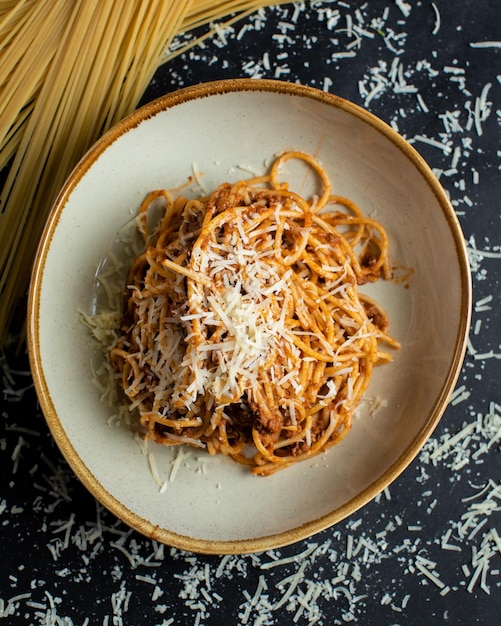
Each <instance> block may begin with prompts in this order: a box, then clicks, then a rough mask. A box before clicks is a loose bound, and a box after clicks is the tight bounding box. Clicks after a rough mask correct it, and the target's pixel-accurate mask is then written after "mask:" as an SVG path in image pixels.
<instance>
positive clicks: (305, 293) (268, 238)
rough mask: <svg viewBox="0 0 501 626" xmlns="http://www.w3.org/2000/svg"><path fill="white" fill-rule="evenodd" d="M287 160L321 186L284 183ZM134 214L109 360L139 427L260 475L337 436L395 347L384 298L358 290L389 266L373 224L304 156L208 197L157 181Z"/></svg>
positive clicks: (384, 242) (383, 239)
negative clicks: (156, 210)
mask: <svg viewBox="0 0 501 626" xmlns="http://www.w3.org/2000/svg"><path fill="white" fill-rule="evenodd" d="M288 160H299V161H301V162H302V164H303V165H305V166H306V167H307V168H308V172H309V173H310V174H311V175H312V176H314V177H315V178H316V179H317V183H318V185H317V186H318V193H317V194H315V195H313V194H312V196H311V197H310V198H304V197H302V195H300V194H299V193H297V192H295V191H292V190H291V189H290V188H289V185H288V184H287V183H286V182H283V181H281V179H280V177H281V173H282V171H283V165H284V163H285V162H286V161H288ZM158 204H160V205H161V207H162V216H161V218H160V219H159V220H158V222H157V223H156V224H155V225H154V226H153V227H152V226H151V221H152V220H151V210H150V209H151V207H152V205H155V206H158ZM137 224H138V229H139V231H140V232H141V234H142V236H143V237H144V242H145V251H144V253H143V254H141V255H140V256H138V257H137V258H136V259H135V260H134V261H133V263H132V266H131V268H130V273H129V277H128V281H127V287H126V296H125V307H124V313H123V317H122V320H121V327H120V331H119V339H118V341H117V342H116V344H115V345H114V347H113V348H112V349H111V351H110V360H111V363H112V366H113V368H114V370H115V371H116V372H117V376H118V378H119V383H120V387H121V388H122V389H123V392H124V393H125V396H127V398H128V400H129V401H130V407H131V408H134V409H137V410H138V412H139V421H140V424H141V427H142V428H143V429H144V432H145V436H146V438H148V439H150V440H154V441H155V442H157V443H159V444H163V445H179V444H190V445H192V446H197V447H200V448H205V449H206V450H207V451H208V452H209V453H210V454H218V453H221V454H224V455H228V456H230V457H232V458H233V459H235V460H236V461H238V462H240V463H244V464H246V465H249V466H250V467H251V468H252V471H253V472H254V473H255V474H259V475H269V474H271V473H273V472H275V471H276V470H278V469H282V468H285V467H287V466H289V465H291V464H292V463H295V462H297V461H302V460H304V459H308V458H311V457H312V456H314V455H316V454H318V453H320V452H322V451H325V450H326V449H327V448H328V447H330V446H332V445H333V444H335V443H338V442H339V441H341V439H342V438H343V437H344V436H345V435H346V434H347V433H348V431H349V429H350V426H351V423H352V418H353V413H354V410H355V409H356V407H357V405H358V404H359V402H360V400H361V398H362V396H363V394H364V392H365V390H366V389H367V386H368V384H369V381H370V379H371V374H372V371H373V367H374V366H376V365H379V364H384V363H387V362H389V361H391V359H392V356H391V350H390V351H388V349H391V348H398V347H399V344H398V342H397V341H396V340H395V339H393V338H392V337H391V336H390V335H389V334H388V319H387V315H386V313H385V312H384V310H383V309H382V307H381V306H380V305H379V304H378V303H377V302H376V301H374V300H373V299H371V298H369V297H368V296H366V295H363V294H362V293H361V292H360V291H359V287H360V286H362V285H364V284H366V283H367V282H374V281H377V280H378V279H380V278H384V279H390V278H391V267H390V263H389V258H388V238H387V235H386V233H385V230H384V228H383V227H382V226H381V224H379V223H378V222H377V221H375V220H374V219H370V218H368V217H365V216H364V215H362V213H361V211H360V209H359V208H358V207H357V206H356V205H355V204H354V203H353V202H351V201H350V200H349V199H347V198H343V197H340V196H336V195H333V194H332V191H331V184H330V181H329V177H328V175H327V173H326V171H325V170H324V169H323V168H322V166H321V165H320V164H319V163H318V162H317V161H316V160H315V159H314V158H313V157H311V156H310V155H308V154H305V153H302V152H285V153H283V154H282V155H280V156H279V157H278V158H277V159H276V160H275V161H274V163H273V164H272V166H271V168H270V171H269V173H268V174H267V175H266V176H261V177H254V178H251V179H249V180H240V181H238V182H236V183H234V184H230V183H223V184H221V185H220V186H218V187H217V188H216V189H215V190H214V191H213V192H212V193H211V194H209V195H208V196H206V197H201V198H196V199H191V200H188V199H186V198H184V197H183V196H182V195H176V194H174V193H171V192H169V191H166V190H157V191H153V192H152V193H150V194H149V195H148V196H147V197H146V198H145V200H144V202H143V203H142V205H141V207H140V210H139V213H138V218H137Z"/></svg>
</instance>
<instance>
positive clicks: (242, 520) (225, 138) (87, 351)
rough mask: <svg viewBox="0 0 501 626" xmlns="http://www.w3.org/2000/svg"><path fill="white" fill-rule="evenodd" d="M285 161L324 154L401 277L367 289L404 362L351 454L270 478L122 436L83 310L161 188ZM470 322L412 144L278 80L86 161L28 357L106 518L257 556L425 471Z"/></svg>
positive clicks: (198, 547)
mask: <svg viewBox="0 0 501 626" xmlns="http://www.w3.org/2000/svg"><path fill="white" fill-rule="evenodd" d="M287 149H295V150H301V151H303V152H306V153H309V154H313V155H315V156H316V157H317V158H318V159H319V160H320V161H321V163H322V164H323V166H324V167H325V169H326V171H327V172H328V174H329V176H330V178H331V180H332V181H333V187H334V191H335V193H338V194H341V195H344V196H347V197H349V198H350V199H352V200H354V201H355V202H357V203H358V204H359V206H360V207H361V208H362V210H363V211H364V213H366V214H368V215H371V216H376V217H377V219H378V220H379V221H380V222H381V223H382V224H383V226H384V227H385V228H386V231H387V233H388V237H389V242H390V255H391V259H392V264H393V267H394V268H395V277H394V280H393V281H379V282H378V283H376V284H374V285H371V289H372V295H374V296H375V297H376V298H377V299H378V300H379V301H380V302H381V303H382V304H383V306H384V307H385V309H386V310H387V312H388V316H389V319H390V324H391V334H392V335H393V336H394V337H396V338H397V339H398V340H399V341H400V342H401V344H402V348H401V350H399V351H398V352H397V353H395V355H394V360H393V362H392V363H390V364H388V365H385V366H384V367H383V368H380V369H378V368H376V371H375V373H374V375H373V378H372V380H371V384H370V386H369V389H368V390H367V393H366V396H365V399H364V401H363V402H362V403H361V405H360V408H359V410H358V411H357V417H356V419H355V420H354V423H353V427H352V429H351V431H350V432H349V433H348V435H347V436H346V437H345V438H344V439H343V440H342V441H341V443H339V444H338V445H336V446H334V447H332V448H330V449H329V450H328V451H327V452H325V453H323V454H321V455H320V456H317V457H315V458H314V459H310V460H306V461H304V462H301V463H297V464H294V465H293V466H291V467H289V468H287V469H285V470H283V471H280V472H277V473H276V474H273V475H271V476H267V477H259V476H254V475H253V474H252V473H251V472H249V471H248V470H247V469H246V468H245V467H242V466H241V465H239V464H237V463H235V462H234V461H232V460H231V459H228V458H226V457H223V456H221V455H217V456H214V457H212V456H209V455H208V454H207V453H205V452H203V451H197V450H194V449H188V448H187V447H175V448H170V447H169V448H167V447H163V446H159V445H156V444H151V443H149V444H148V446H147V447H146V446H144V445H141V444H140V443H138V440H137V437H135V436H134V434H133V433H132V430H131V428H130V427H129V426H127V425H126V424H125V423H123V422H121V423H118V424H117V423H116V422H113V423H110V415H112V414H113V407H109V406H107V405H106V403H104V402H103V400H102V398H101V391H100V389H99V388H98V386H97V385H96V384H95V381H93V369H92V367H93V366H92V363H95V360H96V358H99V354H100V353H99V350H98V351H97V352H96V345H95V342H94V341H93V340H92V339H91V338H90V334H89V332H88V329H87V328H86V326H85V325H84V324H83V323H82V311H83V312H84V313H85V312H86V313H92V310H93V307H94V306H95V300H96V298H95V297H94V296H95V293H96V269H97V268H98V267H99V266H100V265H102V262H103V259H105V258H107V256H109V251H110V247H112V246H113V245H114V244H113V242H116V241H117V231H119V230H120V227H122V226H123V225H124V224H126V223H128V222H129V221H130V220H131V218H132V217H133V215H134V214H135V213H136V211H137V208H138V206H139V204H140V203H141V200H142V199H143V197H144V196H145V195H146V193H147V192H149V191H150V190H152V189H156V188H159V187H160V188H172V187H176V186H179V185H180V184H181V183H182V182H183V181H185V180H186V179H187V178H188V176H189V175H190V174H192V173H193V172H195V173H203V183H204V185H206V186H207V187H208V188H211V187H215V186H216V185H218V184H219V183H221V182H223V181H226V180H237V179H239V178H242V176H243V172H244V175H245V176H247V175H248V172H263V171H264V169H265V166H266V164H267V163H269V162H270V159H272V158H273V155H276V154H277V153H279V152H281V151H283V150H287ZM470 312H471V279H470V273H469V266H468V261H467V254H466V248H465V243H464V240H463V236H462V233H461V229H460V225H459V223H458V220H457V217H456V215H455V213H454V210H453V208H452V207H451V204H450V203H449V201H448V198H447V195H446V193H445V192H444V190H443V189H442V187H441V185H440V184H439V182H438V181H437V179H436V178H435V177H434V175H433V173H432V171H431V170H430V168H429V167H428V165H427V164H426V163H425V162H424V160H423V159H422V158H421V156H420V155H419V154H418V153H417V152H416V150H415V149H414V148H413V147H412V146H410V145H409V144H408V143H406V141H404V140H403V139H402V138H401V137H400V136H399V135H398V134H397V133H396V132H394V131H393V130H392V129H391V128H390V127H389V126H388V125H386V124H385V123H384V122H383V121H381V120H380V119H378V118H376V117H375V116H374V115H372V114H370V113H369V112H367V111H366V110H364V109H362V108H360V107H358V106H356V105H355V104H352V103H350V102H347V101H346V100H343V99H341V98H338V97H336V96H333V95H330V94H327V93H323V92H321V91H319V90H316V89H313V88H309V87H305V86H300V85H297V84H289V83H286V82H281V81H273V80H272V81H267V80H247V79H241V80H226V81H216V82H212V83H206V84H201V85H197V86H194V87H189V88H186V89H182V90H180V91H178V92H175V93H172V94H169V95H166V96H164V97H162V98H160V99H158V100H156V101H154V102H151V103H150V104H147V105H146V106H144V107H143V108H141V109H139V110H137V111H136V112H134V113H133V114H132V115H130V116H129V117H127V118H125V119H124V120H123V121H121V122H120V123H119V124H117V125H116V126H115V127H114V128H113V129H112V130H110V131H109V132H108V133H107V134H105V135H104V136H103V137H102V138H101V139H100V140H99V141H98V142H97V143H96V144H95V145H94V147H93V148H92V149H91V150H90V151H89V152H88V153H87V154H86V155H85V156H84V158H83V159H82V160H81V162H80V163H79V164H78V165H77V167H76V168H75V170H74V171H73V173H72V174H71V176H70V177H69V179H68V181H67V182H66V184H65V186H64V188H63V189H62V191H61V193H60V195H59V197H58V199H57V201H56V203H55V205H54V207H53V209H52V212H51V214H50V217H49V220H48V222H47V225H46V228H45V231H44V234H43V236H42V239H41V243H40V247H39V251H38V254H37V257H36V262H35V265H34V269H33V275H32V281H31V285H30V293H29V314H28V318H29V320H28V347H29V356H30V363H31V367H32V372H33V377H34V382H35V387H36V390H37V394H38V396H39V400H40V404H41V407H42V409H43V412H44V415H45V417H46V420H47V423H48V425H49V428H50V430H51V432H52V434H53V437H54V439H55V441H56V442H57V445H58V446H59V448H60V450H61V452H62V454H63V455H64V457H65V458H66V460H67V462H68V463H69V465H70V466H71V468H72V469H73V471H74V472H75V474H76V475H77V476H78V478H79V479H80V480H81V481H82V483H83V484H84V485H85V487H86V488H87V489H88V490H89V491H90V492H91V493H92V494H93V495H94V496H95V497H96V498H97V499H98V500H99V501H100V502H101V503H102V504H103V505H104V506H105V507H107V508H108V509H109V510H110V511H112V512H113V513H114V514H115V515H116V516H117V517H118V518H120V519H121V520H123V521H124V522H125V523H126V524H128V525H129V526H131V527H132V528H134V529H136V530H138V531H139V532H141V533H143V534H144V535H146V536H148V537H151V538H153V539H155V540H157V541H160V542H163V543H166V544H168V545H171V546H175V547H177V548H180V549H185V550H189V551H193V552H199V553H206V554H209V553H212V554H235V553H249V552H257V551H262V550H267V549H271V548H276V547H279V546H283V545H287V544H290V543H293V542H295V541H298V540H300V539H303V538H306V537H308V536H311V535H313V534H314V533H317V532H319V531H321V530H324V529H326V528H328V527H329V526H332V525H334V524H336V523H337V522H339V521H340V520H342V519H344V518H346V517H347V516H349V515H351V514H352V513H353V512H354V511H356V510H357V509H359V508H360V507H362V506H363V505H365V504H366V503H368V502H369V501H370V500H371V499H373V498H374V497H375V496H376V495H377V494H378V493H380V492H381V491H382V490H383V489H384V488H386V487H387V486H388V485H389V484H390V483H391V482H392V481H393V480H395V478H396V477H397V476H398V475H399V474H400V473H401V472H402V471H403V470H404V469H405V468H406V467H407V466H408V464H409V463H411V462H412V460H413V459H414V458H415V457H416V455H417V454H418V452H419V450H420V449H421V448H422V446H423V445H424V443H425V442H426V440H427V439H428V438H429V436H430V434H431V433H432V431H433V430H434V428H435V427H436V426H437V423H438V422H439V419H440V417H441V416H442V414H443V412H444V410H445V408H446V405H447V402H448V399H449V397H450V394H451V392H452V390H453V388H454V385H455V383H456V380H457V377H458V375H459V372H460V369H461V365H462V360H463V358H464V353H465V347H466V341H467V335H468V329H469V324H470V315H471V313H470ZM96 355H97V356H96ZM101 358H102V357H101ZM376 408H377V409H378V410H377V411H376V410H375V409H376Z"/></svg>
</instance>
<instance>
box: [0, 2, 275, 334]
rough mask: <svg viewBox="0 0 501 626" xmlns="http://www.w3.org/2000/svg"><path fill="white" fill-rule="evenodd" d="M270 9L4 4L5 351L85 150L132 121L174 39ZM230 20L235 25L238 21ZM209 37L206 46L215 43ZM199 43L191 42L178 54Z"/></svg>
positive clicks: (0, 137) (0, 255)
mask: <svg viewBox="0 0 501 626" xmlns="http://www.w3.org/2000/svg"><path fill="white" fill-rule="evenodd" d="M267 4H271V3H270V2H266V1H264V0H221V1H219V2H218V1H215V2H213V1H211V2H208V1H207V0H171V1H169V2H165V1H164V0H138V1H135V2H116V0H99V1H96V0H86V1H85V2H74V1H72V0H71V1H70V0H0V67H1V72H0V94H1V97H0V169H1V170H2V171H3V174H4V176H3V178H4V179H5V182H4V185H3V189H2V192H1V194H0V241H1V244H2V245H1V246H0V295H1V298H0V343H3V342H5V340H6V338H7V333H8V330H9V327H10V323H11V320H12V317H13V314H14V309H15V307H16V306H17V305H18V304H19V302H20V301H21V300H22V298H23V297H24V295H25V293H26V289H27V285H28V280H29V275H30V271H31V262H32V260H33V256H34V253H35V250H36V247H37V244H38V240H39V237H40V235H41V231H42V229H43V226H44V223H45V220H46V217H47V215H48V212H49V210H50V208H51V206H52V204H53V202H54V200H55V198H56V195H57V193H58V192H59V190H60V188H61V187H62V185H63V183H64V181H65V180H66V178H67V177H68V175H69V174H70V172H71V170H72V169H73V167H74V166H75V165H76V163H77V162H78V160H79V159H80V158H81V157H82V156H83V155H84V153H85V152H86V150H87V149H88V148H89V147H90V146H91V145H92V144H93V143H94V142H95V141H96V140H97V139H98V137H99V136H100V135H101V134H102V133H103V132H104V131H106V130H107V129H108V128H109V127H110V126H112V125H113V124H114V123H116V122H117V121H118V120H119V119H121V118H122V117H124V116H125V115H126V114H128V113H130V112H131V111H133V110H134V109H135V108H136V106H137V104H138V102H139V100H140V98H141V96H142V95H143V93H144V91H145V89H146V87H147V85H148V84H149V82H150V81H151V78H152V76H153V74H154V72H155V70H156V69H157V68H158V66H159V65H160V64H161V63H164V62H165V61H166V60H168V58H169V56H168V54H167V52H168V49H169V45H170V44H171V43H172V40H173V38H174V37H175V35H177V34H179V33H186V32H188V31H190V30H192V29H194V28H197V27H200V26H204V25H209V24H211V23H212V22H214V21H215V20H220V19H223V18H224V17H225V16H229V15H230V14H233V16H232V17H231V20H235V19H238V18H240V17H242V16H244V15H246V14H248V13H249V12H251V11H253V10H256V9H258V8H259V7H262V6H265V5H267ZM231 20H230V21H231ZM210 32H211V29H210V28H208V29H207V30H206V32H205V34H204V35H202V38H203V37H204V36H207V35H208V34H210ZM199 41H200V39H194V40H193V41H191V42H189V41H187V42H186V43H185V44H183V46H182V47H180V48H178V49H177V50H176V53H179V52H182V51H183V50H184V49H186V47H187V46H189V45H195V44H196V43H198V42H199Z"/></svg>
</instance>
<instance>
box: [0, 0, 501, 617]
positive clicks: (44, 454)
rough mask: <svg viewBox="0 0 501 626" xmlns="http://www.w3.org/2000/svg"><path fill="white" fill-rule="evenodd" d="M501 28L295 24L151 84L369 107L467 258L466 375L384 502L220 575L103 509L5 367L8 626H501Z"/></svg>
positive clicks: (335, 7) (282, 13)
mask: <svg viewBox="0 0 501 626" xmlns="http://www.w3.org/2000/svg"><path fill="white" fill-rule="evenodd" d="M499 8H500V5H499V2H498V1H495V0H476V1H473V0H455V1H452V2H450V1H445V0H435V2H428V1H426V0H422V1H415V0H407V1H404V0H393V1H392V0H370V2H355V1H352V0H346V1H332V2H311V3H310V2H305V3H299V4H288V5H283V6H280V7H274V8H270V9H264V10H260V11H259V12H257V13H255V14H253V15H250V16H248V17H247V18H245V19H244V20H242V21H239V22H237V23H235V24H234V26H233V27H232V28H230V29H224V30H220V31H219V32H218V34H217V35H216V36H214V37H212V38H210V39H208V40H207V41H206V42H205V43H204V45H203V47H195V48H193V49H192V50H191V51H189V52H186V53H184V54H183V55H182V56H178V57H177V58H175V59H174V60H172V61H170V62H169V63H168V64H166V65H164V66H162V67H161V68H160V70H159V71H158V74H157V76H156V77H155V79H154V80H153V81H152V83H151V85H150V87H149V89H148V91H147V93H146V94H145V97H144V102H146V101H148V100H151V99H153V98H155V97H157V96H159V95H161V94H164V93H167V92H170V91H174V90H175V89H177V88H179V87H183V86H187V85H191V84H194V83H199V82H203V81H206V80H213V79H219V78H234V77H256V78H259V77H262V78H279V79H282V80H287V81H293V82H300V83H303V84H307V85H311V86H314V87H318V88H320V89H324V90H327V91H329V92H331V93H336V94H337V95H340V96H343V97H345V98H347V99H349V100H352V101H354V102H356V103H358V104H361V105H363V106H365V107H367V108H368V109H369V110H370V111H372V112H373V113H375V114H377V115H378V116H380V117H381V118H383V119H384V120H385V121H387V122H388V123H389V124H391V125H392V126H393V127H394V128H395V129H396V130H398V131H399V132H400V133H401V134H402V135H403V136H404V137H405V138H406V139H407V140H409V141H410V142H411V143H413V145H414V146H415V147H416V148H417V149H418V150H419V151H420V152H421V154H422V155H423V156H424V158H425V159H426V160H427V161H428V163H429V164H430V165H431V167H432V168H433V169H434V171H435V173H436V174H437V176H438V177H439V178H440V181H441V182H442V184H443V186H444V188H445V189H446V190H447V192H448V193H449V194H450V198H451V201H452V204H453V206H454V208H455V210H456V211H457V214H458V216H459V219H460V222H461V225H462V227H463V231H464V236H465V239H466V241H467V245H468V249H469V253H470V261H471V267H472V276H473V318H472V328H471V335H470V342H469V345H468V350H467V355H466V359H465V363H464V366H463V369H462V372H461V375H460V378H459V380H458V383H457V387H456V390H455V392H454V393H453V395H452V398H451V401H450V403H449V405H448V407H447V410H446V412H445V414H444V416H443V418H442V420H441V422H440V424H439V426H438V428H437V429H436V431H435V433H434V434H433V436H432V438H431V439H430V441H429V442H428V443H427V444H426V446H425V447H424V449H423V450H422V452H421V453H420V455H419V456H418V457H417V459H416V460H415V461H414V462H413V463H412V464H411V466H410V467H409V468H408V469H407V470H406V471H405V472H404V473H403V475H401V476H400V478H399V479H398V480H396V481H395V482H394V483H393V484H392V485H390V487H389V488H388V489H387V490H385V491H384V492H383V493H382V494H380V496H379V497H377V498H376V500H375V501H373V502H371V503H370V504H369V505H367V506H365V507H364V508H363V509H362V510H360V511H359V512H357V513H355V514H354V515H353V516H352V517H350V518H348V519H347V520H345V521H344V522H342V523H339V524H338V525H337V526H336V527H334V528H331V529H329V530H326V531H324V532H322V533H319V534H318V535H316V536H314V537H312V538H310V539H308V540H304V541H301V542H299V543H297V544H294V545H291V546H288V547H286V548H282V549H280V550H276V551H274V554H270V553H265V554H256V555H246V556H222V557H218V556H197V555H194V554H190V553H185V552H182V551H179V550H177V549H171V548H169V547H167V546H162V545H158V544H156V543H155V542H152V541H151V540H149V539H147V538H145V537H143V536H141V535H139V534H138V533H136V532H134V531H132V530H130V529H128V528H127V527H126V526H125V525H124V524H123V523H122V522H120V521H118V520H117V519H116V518H115V517H114V516H113V515H111V514H110V513H109V512H107V511H106V510H104V509H103V508H102V506H101V505H100V504H98V503H96V502H95V501H94V499H93V498H92V497H91V496H90V495H89V494H88V493H87V492H86V490H85V489H84V487H82V485H81V484H80V483H79V481H78V480H77V479H76V478H75V476H74V475H73V474H72V472H71V470H70V469H69V467H68V466H67V464H66V462H65V461H64V459H63V457H62V455H61V454H60V452H59V450H58V449H57V447H56V446H55V444H54V442H53V440H52V438H51V435H50V433H49V431H48V428H47V425H46V423H45V420H44V418H43V415H42V414H41V412H40V410H39V408H38V406H37V400H36V396H35V393H34V390H33V388H32V383H31V378H30V374H29V371H28V363H27V359H26V358H25V356H23V355H21V356H19V355H16V354H14V353H13V352H9V351H7V352H6V353H4V354H3V355H2V356H1V361H2V370H3V375H2V388H3V394H2V396H1V403H2V404H1V417H0V554H1V556H0V559H1V560H0V624H3V623H5V624H14V625H16V624H44V625H49V624H50V625H64V626H71V625H79V626H86V625H94V624H98V625H103V626H107V625H108V626H112V625H122V624H124V625H150V624H151V625H159V626H160V625H163V626H169V625H170V624H176V625H177V624H183V625H190V626H191V625H194V626H201V625H207V626H209V625H210V626H212V625H221V624H249V625H252V626H261V625H268V624H280V625H283V624H298V625H300V626H301V625H312V624H319V625H321V624H323V625H327V624H328V625H331V624H344V623H357V624H364V625H365V624H368V625H376V626H378V625H406V624H427V625H442V624H451V625H456V624H465V625H470V624H489V625H490V624H500V623H501V480H500V478H501V450H500V446H501V388H500V384H499V380H500V378H501V345H500V344H501V339H500V333H499V328H500V321H501V318H500V316H499V310H500V309H499V307H500V300H501V296H500V290H499V277H498V276H499V268H500V264H501V227H500V226H501V225H500V216H501V207H500V202H499V198H500V196H501V176H500V166H501V158H500V157H501V142H500V134H501V133H500V130H501V20H500V17H499ZM178 43H179V42H178ZM417 382H418V381H417ZM409 392H410V393H412V390H409ZM272 559H276V561H275V564H274V566H273V567H270V566H269V564H270V562H271V561H272ZM267 564H268V565H267Z"/></svg>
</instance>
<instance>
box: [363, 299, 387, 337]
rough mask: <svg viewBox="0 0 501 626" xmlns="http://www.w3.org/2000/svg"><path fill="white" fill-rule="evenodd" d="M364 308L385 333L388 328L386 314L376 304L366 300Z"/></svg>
mask: <svg viewBox="0 0 501 626" xmlns="http://www.w3.org/2000/svg"><path fill="white" fill-rule="evenodd" d="M363 305H364V309H365V312H366V313H367V317H368V318H369V319H370V320H371V322H372V323H373V324H374V326H377V327H378V328H379V330H381V331H382V332H383V333H385V332H386V331H387V330H388V318H387V317H386V315H385V314H384V313H383V311H381V309H379V308H378V307H377V306H376V305H374V304H369V303H368V302H364V303H363Z"/></svg>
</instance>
